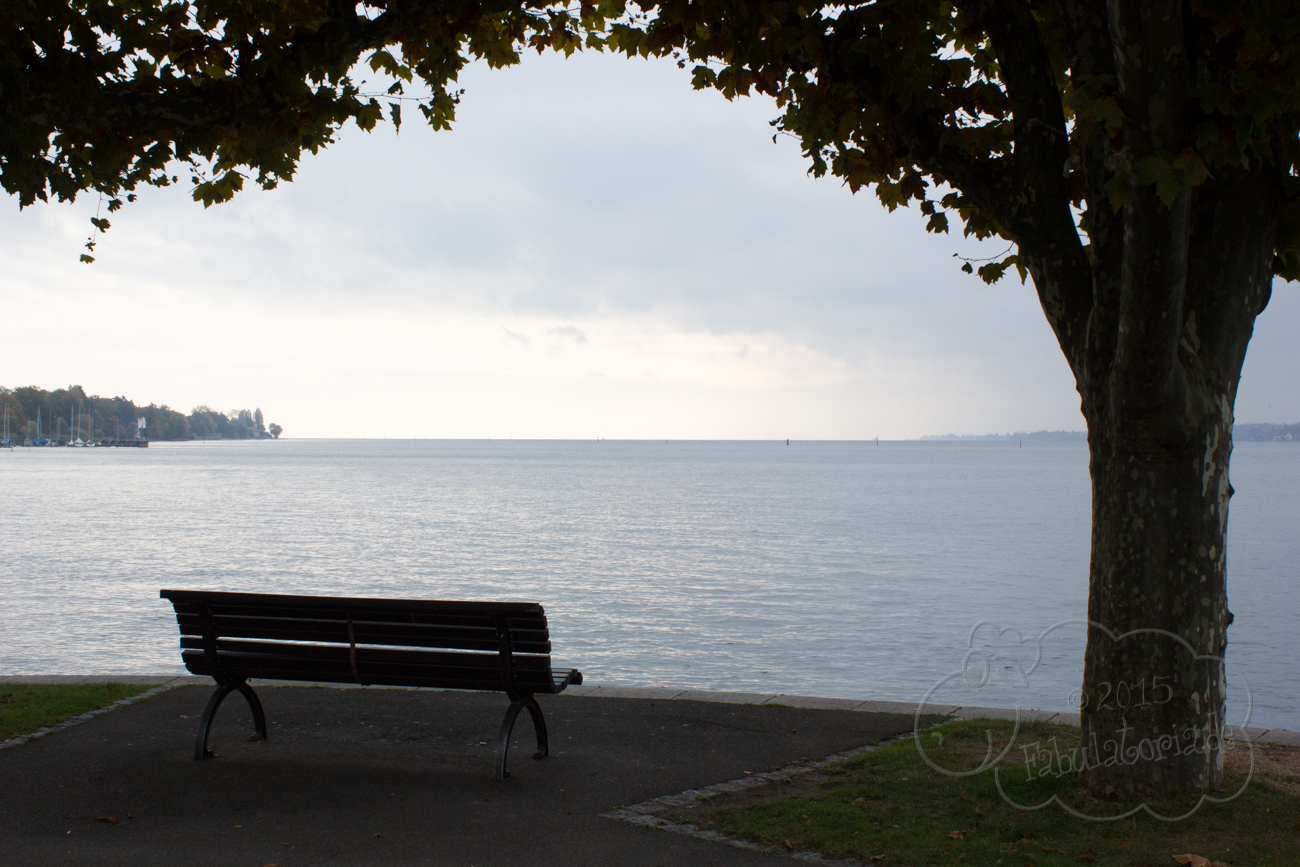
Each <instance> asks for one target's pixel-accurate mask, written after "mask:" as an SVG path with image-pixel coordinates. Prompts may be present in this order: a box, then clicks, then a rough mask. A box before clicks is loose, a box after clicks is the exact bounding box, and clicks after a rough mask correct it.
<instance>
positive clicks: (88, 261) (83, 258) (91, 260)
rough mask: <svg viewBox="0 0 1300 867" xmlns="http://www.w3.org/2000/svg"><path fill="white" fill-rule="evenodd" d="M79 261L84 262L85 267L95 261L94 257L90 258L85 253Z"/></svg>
mask: <svg viewBox="0 0 1300 867" xmlns="http://www.w3.org/2000/svg"><path fill="white" fill-rule="evenodd" d="M81 261H82V262H85V263H86V264H87V265H89V264H90V263H91V262H93V261H95V257H94V256H90V255H87V254H85V253H82V254H81Z"/></svg>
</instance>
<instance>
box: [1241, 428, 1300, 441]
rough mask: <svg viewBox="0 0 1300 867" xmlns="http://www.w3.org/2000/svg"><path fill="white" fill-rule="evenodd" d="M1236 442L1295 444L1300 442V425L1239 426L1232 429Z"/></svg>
mask: <svg viewBox="0 0 1300 867" xmlns="http://www.w3.org/2000/svg"><path fill="white" fill-rule="evenodd" d="M1232 438H1233V440H1235V441H1236V442H1243V441H1245V442H1295V441H1296V440H1300V424H1239V425H1235V426H1234V427H1233V428H1232Z"/></svg>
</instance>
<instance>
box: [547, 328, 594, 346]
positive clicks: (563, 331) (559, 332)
mask: <svg viewBox="0 0 1300 867" xmlns="http://www.w3.org/2000/svg"><path fill="white" fill-rule="evenodd" d="M546 333H547V334H548V335H550V336H551V337H554V338H555V342H556V343H557V344H558V343H559V342H560V341H562V340H570V341H572V342H574V343H586V342H587V335H586V334H585V333H583V330H582V329H581V328H578V327H576V326H573V325H559V326H556V327H555V328H548V329H546Z"/></svg>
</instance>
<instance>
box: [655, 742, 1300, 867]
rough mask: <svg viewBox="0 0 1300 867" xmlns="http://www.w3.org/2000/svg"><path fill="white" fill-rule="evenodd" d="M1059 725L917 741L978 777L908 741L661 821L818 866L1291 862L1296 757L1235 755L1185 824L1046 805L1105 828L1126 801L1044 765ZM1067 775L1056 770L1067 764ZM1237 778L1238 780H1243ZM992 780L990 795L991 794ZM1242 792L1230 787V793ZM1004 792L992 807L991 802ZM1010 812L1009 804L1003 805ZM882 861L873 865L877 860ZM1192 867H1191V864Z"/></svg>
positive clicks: (1298, 858)
mask: <svg viewBox="0 0 1300 867" xmlns="http://www.w3.org/2000/svg"><path fill="white" fill-rule="evenodd" d="M1078 731H1079V730H1078V729H1076V728H1072V727H1069V726H1060V725H1046V724H1042V723H1038V724H1022V725H1021V728H1020V732H1019V734H1018V735H1017V736H1016V737H1015V740H1014V743H1011V741H1010V738H1011V734H1012V727H1011V723H1009V722H1003V721H996V720H977V721H973V722H952V723H946V724H944V725H943V726H940V727H938V728H936V729H931V730H926V731H924V732H923V733H922V743H923V745H924V746H925V749H926V752H927V754H928V755H929V756H930V758H931V759H932V760H933V761H934V762H935V764H937V765H939V766H940V767H942V768H945V769H949V770H974V769H976V768H978V767H979V766H980V764H981V763H983V762H984V759H985V756H986V755H987V752H988V750H989V747H990V745H992V749H993V757H994V758H996V756H997V755H998V754H999V753H1000V752H1002V751H1003V749H1004V748H1006V747H1007V746H1008V745H1010V747H1011V748H1010V750H1009V752H1008V753H1007V754H1006V756H1005V758H1003V759H1002V761H1001V762H999V763H998V764H997V766H996V767H997V776H996V778H995V775H994V771H993V770H992V769H989V770H984V771H982V772H980V773H977V774H974V775H972V776H965V777H954V776H948V775H945V774H943V773H940V772H939V771H936V770H934V769H933V768H932V767H930V766H929V765H928V764H927V763H926V762H925V761H924V760H923V759H922V757H921V754H920V752H919V751H918V749H917V747H916V744H915V742H914V741H913V740H912V739H911V738H908V739H907V740H904V741H898V742H895V743H891V744H887V745H885V746H883V747H881V748H879V749H877V750H874V751H872V752H868V753H863V754H860V755H859V756H857V757H855V758H853V759H850V760H849V761H847V762H845V763H843V764H840V765H833V766H830V767H827V768H823V769H821V770H819V771H815V772H811V773H809V774H808V775H807V777H806V779H803V780H802V781H799V782H796V783H793V784H785V785H780V784H773V785H771V786H766V787H763V789H767V790H768V791H766V792H764V791H763V790H762V789H759V790H750V792H747V793H741V794H737V795H725V796H722V797H720V798H716V799H712V800H710V801H705V802H701V803H698V804H697V805H696V806H694V807H693V808H686V809H683V810H679V811H676V812H675V813H673V814H671V815H667V816H666V818H670V819H673V820H675V821H688V822H691V823H693V824H695V825H698V826H700V827H703V828H711V829H713V830H717V831H721V832H722V833H724V834H727V835H728V836H732V837H738V838H742V839H746V840H752V841H756V842H762V843H770V844H774V845H777V846H783V847H785V848H787V849H791V850H801V851H812V852H820V853H822V854H823V855H825V856H826V857H830V858H844V857H853V858H857V859H859V860H861V861H864V862H868V863H870V862H872V861H875V862H876V863H882V864H896V865H909V867H922V865H949V867H951V865H955V864H973V865H981V867H983V865H996V864H1005V865H1009V867H1010V865H1014V867H1026V865H1033V867H1053V865H1066V864H1069V865H1078V864H1088V863H1096V864H1099V865H1117V867H1118V865H1124V867H1128V865H1134V867H1137V865H1159V867H1168V865H1175V864H1177V863H1179V862H1178V861H1175V860H1174V856H1176V855H1183V854H1195V855H1200V856H1202V857H1204V858H1208V859H1209V860H1210V861H1212V862H1216V861H1217V862H1223V863H1225V864H1229V865H1234V867H1237V865H1243V867H1244V865H1251V867H1254V865H1274V864H1276V865H1283V864H1286V865H1297V864H1300V783H1297V771H1298V770H1300V749H1297V748H1293V747H1283V746H1280V745H1269V744H1261V745H1256V746H1255V748H1254V771H1253V775H1251V776H1249V777H1248V776H1247V775H1248V773H1249V771H1250V766H1251V765H1250V762H1251V750H1250V748H1248V747H1247V746H1246V745H1244V744H1236V745H1235V746H1234V747H1233V749H1232V750H1231V751H1230V753H1229V758H1228V783H1227V785H1226V786H1225V787H1224V789H1223V790H1222V791H1221V792H1220V793H1218V795H1217V796H1216V797H1222V798H1226V797H1229V796H1231V795H1232V794H1233V793H1235V792H1238V791H1239V790H1240V794H1239V795H1237V797H1235V798H1233V799H1232V800H1230V801H1228V802H1227V803H1219V804H1216V803H1210V802H1206V803H1203V804H1201V806H1200V808H1199V809H1198V810H1196V812H1195V813H1193V814H1192V815H1191V816H1190V817H1187V818H1183V819H1180V820H1178V821H1161V820H1159V819H1156V818H1153V817H1151V816H1150V815H1147V814H1146V813H1145V812H1139V813H1138V814H1137V815H1134V816H1131V817H1129V818H1123V819H1112V820H1111V821H1093V820H1089V819H1084V818H1079V817H1077V816H1074V815H1071V814H1070V813H1068V812H1066V811H1065V810H1063V809H1062V808H1061V807H1060V806H1058V805H1057V804H1051V803H1049V804H1048V806H1045V807H1043V808H1041V809H1026V808H1029V807H1033V806H1036V805H1039V804H1042V803H1043V802H1044V801H1049V800H1050V798H1051V797H1052V796H1053V795H1055V796H1057V797H1058V798H1060V799H1061V801H1063V802H1064V803H1066V804H1068V805H1070V806H1071V807H1072V808H1074V809H1075V810H1077V811H1079V812H1080V813H1083V814H1086V815H1087V816H1090V817H1094V818H1098V819H1099V818H1105V817H1115V816H1119V815H1122V814H1124V813H1126V812H1128V810H1130V809H1132V808H1133V807H1134V806H1137V803H1138V802H1124V801H1106V800H1097V799H1094V798H1092V797H1091V796H1089V795H1088V794H1087V793H1086V792H1085V791H1083V790H1082V789H1081V788H1080V787H1079V785H1078V784H1077V782H1076V776H1075V774H1073V773H1061V772H1060V768H1061V766H1060V764H1059V763H1057V760H1056V759H1055V758H1052V759H1049V758H1048V757H1049V756H1052V757H1057V756H1062V755H1064V756H1068V755H1069V749H1070V748H1071V747H1077V745H1078V742H1079V740H1078V739H1079V735H1078ZM1067 765H1068V760H1067ZM1248 779H1249V782H1247V780H1248ZM999 783H1000V785H1001V791H999ZM1243 784H1245V785H1244V789H1243ZM1004 795H1005V796H1004ZM1197 801H1198V799H1197V798H1195V797H1190V798H1177V799H1159V800H1153V801H1151V802H1150V806H1151V807H1152V809H1154V810H1155V811H1156V812H1158V813H1160V814H1162V815H1164V816H1169V817H1177V816H1181V815H1182V814H1185V813H1187V812H1188V811H1189V810H1191V809H1192V808H1194V807H1195V806H1196V804H1197ZM1012 802H1014V804H1013V803H1012ZM882 856H883V857H882ZM1191 863H1193V864H1196V863H1199V862H1195V861H1193V862H1191Z"/></svg>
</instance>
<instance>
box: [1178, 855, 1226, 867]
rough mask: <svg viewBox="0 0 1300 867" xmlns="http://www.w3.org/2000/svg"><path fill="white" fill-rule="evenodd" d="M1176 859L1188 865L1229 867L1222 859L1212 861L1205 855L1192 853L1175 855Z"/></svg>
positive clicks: (1192, 866) (1190, 866)
mask: <svg viewBox="0 0 1300 867" xmlns="http://www.w3.org/2000/svg"><path fill="white" fill-rule="evenodd" d="M1174 860H1175V861H1177V862H1178V863H1179V864H1184V865H1186V867H1228V865H1227V864H1224V863H1223V862H1222V861H1211V860H1210V859H1209V858H1206V857H1204V856H1203V855H1192V854H1190V853H1189V854H1187V855H1175V856H1174Z"/></svg>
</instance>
